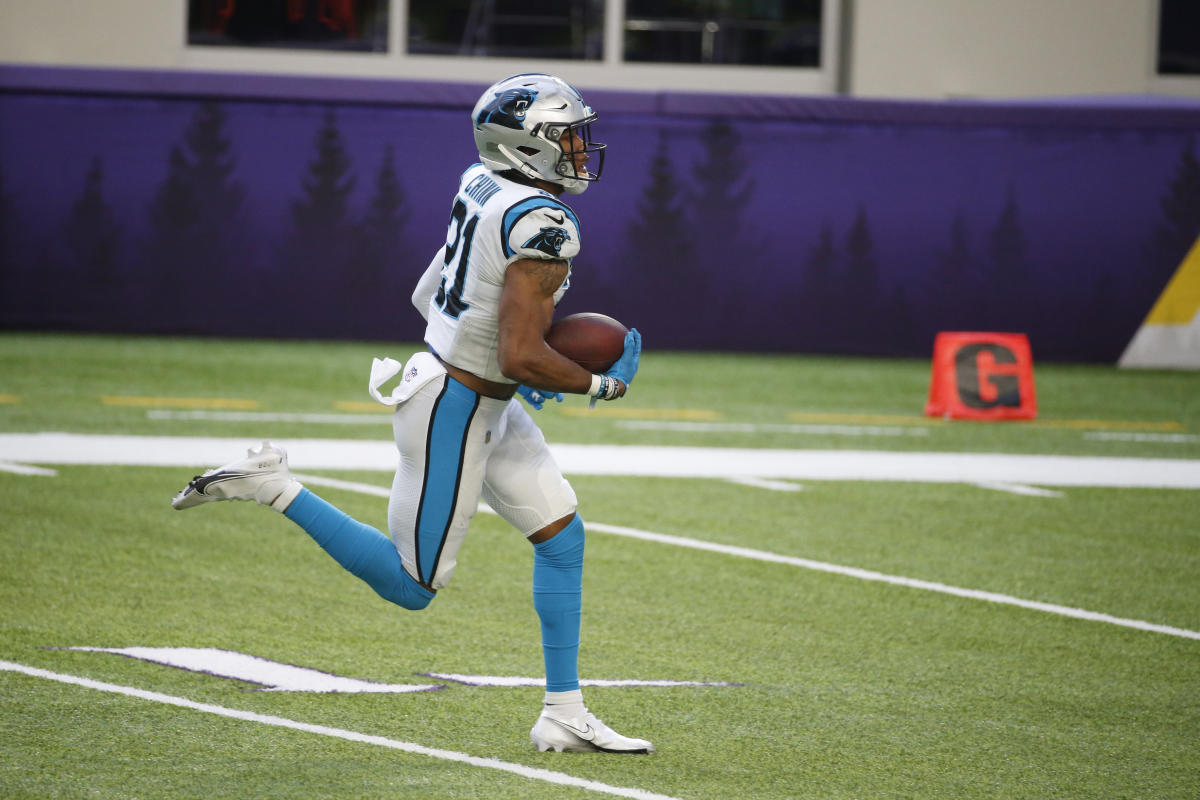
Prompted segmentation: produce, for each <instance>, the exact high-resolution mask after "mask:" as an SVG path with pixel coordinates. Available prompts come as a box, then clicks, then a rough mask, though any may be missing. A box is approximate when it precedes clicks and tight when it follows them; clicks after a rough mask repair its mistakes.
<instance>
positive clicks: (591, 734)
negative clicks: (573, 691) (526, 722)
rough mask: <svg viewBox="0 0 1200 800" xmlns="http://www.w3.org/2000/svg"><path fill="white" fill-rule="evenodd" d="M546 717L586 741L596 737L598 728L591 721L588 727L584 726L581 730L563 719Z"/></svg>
mask: <svg viewBox="0 0 1200 800" xmlns="http://www.w3.org/2000/svg"><path fill="white" fill-rule="evenodd" d="M546 719H548V720H550V721H551V722H553V723H554V724H555V725H558V726H559V727H560V728H566V729H567V730H569V731H570V732H571V733H573V734H575V735H576V736H578V737H579V738H580V739H583V740H584V741H585V742H590V741H592V740H593V739H595V738H596V729H595V728H593V727H592V726H591V724H590V723H589V724H588V726H587V727H586V728H584V729H583V730H580V729H579V728H576V727H575V726H574V725H569V724H567V723H565V722H563V721H562V720H558V719H555V718H554V717H546Z"/></svg>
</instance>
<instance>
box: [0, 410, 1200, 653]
mask: <svg viewBox="0 0 1200 800" xmlns="http://www.w3.org/2000/svg"><path fill="white" fill-rule="evenodd" d="M283 444H286V445H287V447H288V452H289V456H290V460H291V463H292V465H293V466H303V467H304V468H307V469H318V468H319V469H359V470H382V471H387V472H391V471H393V470H394V469H395V464H396V451H395V445H393V444H392V443H391V442H373V441H339V440H326V439H299V440H289V441H286V442H283ZM246 445H247V442H246V440H245V439H202V438H191V437H180V438H174V437H151V436H103V435H80V434H62V433H45V434H0V461H2V460H8V461H19V462H35V463H43V464H45V463H52V464H116V465H127V466H131V465H141V466H146V465H149V466H193V467H194V466H199V465H213V464H221V463H224V462H226V461H228V460H230V459H232V458H234V457H236V456H237V455H239V454H240V453H241V452H242V451H243V450H244V448H245V447H246ZM552 449H553V451H554V455H555V458H556V459H558V462H559V464H560V465H561V466H562V468H563V471H564V472H566V473H567V474H599V475H650V476H666V477H704V478H718V479H728V478H738V477H751V478H780V479H785V480H786V479H790V480H796V479H803V478H808V479H811V480H894V481H906V480H907V481H931V482H938V483H972V484H981V483H991V484H995V483H1001V484H1010V485H1011V484H1017V485H1020V486H1022V487H1024V488H1030V484H1034V485H1038V484H1040V485H1052V486H1124V487H1167V488H1180V489H1196V488H1200V461H1195V460H1184V459H1152V458H1144V459H1139V458H1084V457H1070V456H1010V455H1004V454H997V453H889V452H862V451H820V450H741V449H736V448H700V447H657V448H656V447H618V446H613V445H559V446H557V447H554V448H552ZM308 480H309V482H310V483H312V484H313V485H325V486H337V488H343V489H348V490H351V491H362V492H365V493H367V494H371V495H374V496H378V497H387V496H388V494H389V492H388V490H387V489H386V488H383V487H379V486H370V485H368V484H361V483H354V482H351V481H337V482H336V483H335V482H334V481H335V479H331V478H313V477H311V476H309V477H308ZM1010 489H1011V486H1010ZM481 509H483V510H488V511H490V509H487V508H486V507H485V506H481ZM588 525H589V527H591V528H592V529H593V530H596V531H603V532H605V533H612V534H616V535H620V536H629V537H633V538H639V539H644V540H646V541H653V542H659V543H661V544H671V545H675V546H678V547H689V548H692V549H696V550H707V551H710V552H716V553H722V554H725V555H733V556H739V557H742V558H751V559H756V560H759V561H769V562H773V563H778V564H788V565H791V566H796V567H801V568H804V569H810V570H816V571H819V572H828V573H835V574H839V575H844V576H847V577H853V578H858V579H860V580H869V581H879V582H883V583H890V584H893V585H896V586H906V587H909V588H913V589H922V590H925V591H931V592H940V593H942V594H949V595H954V596H956V597H963V598H969V599H973V600H984V601H987V602H991V603H1000V604H1004V605H1012V606H1018V607H1021V608H1026V609H1031V610H1035V611H1044V612H1047V613H1051V614H1059V615H1062V616H1066V617H1074V618H1076V619H1085V620H1091V621H1094V622H1104V623H1108V624H1110V625H1119V626H1122V627H1127V628H1135V629H1138V630H1143V631H1151V632H1154V633H1163V634H1167V635H1170V636H1181V637H1184V638H1188V639H1200V632H1196V631H1191V630H1186V629H1183V628H1175V627H1171V626H1169V625H1159V624H1156V623H1152V622H1145V621H1143V620H1136V619H1126V618H1122V617H1115V616H1112V615H1111V614H1103V613H1100V612H1095V611H1087V610H1085V609H1079V608H1072V607H1070V606H1061V605H1056V604H1053V603H1041V602H1037V601H1033V600H1022V599H1021V598H1018V597H1011V596H1009V595H1004V594H997V593H995V592H985V591H979V590H976V589H964V588H960V587H956V586H949V585H947V584H943V583H936V582H933V581H924V580H918V579H914V578H905V577H902V576H898V575H887V574H885V573H881V572H873V571H871V570H864V569H859V568H857V567H845V566H840V565H837V564H828V563H825V562H821V561H813V560H811V559H806V558H796V557H793V556H782V555H778V554H775V553H770V552H766V551H762V550H752V549H750V548H745V547H733V546H730V545H722V544H715V543H712V542H705V541H702V540H699V539H689V538H686V537H681V536H669V535H666V534H661V533H654V532H651V531H640V530H637V529H635V528H626V527H623V526H618V525H607V524H605V523H599V522H589V523H588Z"/></svg>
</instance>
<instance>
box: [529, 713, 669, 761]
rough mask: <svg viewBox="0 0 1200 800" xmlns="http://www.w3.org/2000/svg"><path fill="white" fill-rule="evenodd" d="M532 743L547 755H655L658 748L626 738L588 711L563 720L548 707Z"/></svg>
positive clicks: (539, 718) (531, 733)
mask: <svg viewBox="0 0 1200 800" xmlns="http://www.w3.org/2000/svg"><path fill="white" fill-rule="evenodd" d="M529 740H530V741H532V742H533V743H534V744H535V745H536V746H537V749H538V750H539V751H541V752H543V753H544V752H545V751H547V750H553V751H554V752H556V753H561V752H563V751H564V750H565V751H567V752H571V753H595V752H600V753H653V752H654V745H652V744H650V743H649V742H647V741H646V740H645V739H631V738H629V737H628V736H622V735H621V734H619V733H617V732H616V731H614V730H613V729H612V728H610V727H608V726H607V725H605V724H604V723H603V722H601V721H600V720H598V719H596V715H595V714H593V713H592V712H590V711H588V710H587V709H584V711H583V714H582V715H580V716H575V717H569V718H567V717H563V718H560V717H558V716H557V715H555V714H554V713H553V712H552V711H551V710H550V708H546V709H545V710H543V711H542V715H541V716H540V717H538V721H537V722H536V723H534V726H533V730H531V731H530V732H529Z"/></svg>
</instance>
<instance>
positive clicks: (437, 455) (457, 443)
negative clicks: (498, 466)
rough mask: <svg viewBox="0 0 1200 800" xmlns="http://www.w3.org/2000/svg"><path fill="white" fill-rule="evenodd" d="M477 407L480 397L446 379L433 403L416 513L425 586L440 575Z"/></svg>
mask: <svg viewBox="0 0 1200 800" xmlns="http://www.w3.org/2000/svg"><path fill="white" fill-rule="evenodd" d="M478 407H479V395H477V394H476V393H475V392H473V391H471V390H470V389H468V388H467V387H466V386H463V385H462V384H461V383H459V382H458V381H456V380H454V379H453V378H451V377H449V376H447V377H446V385H445V387H443V389H442V392H441V394H439V395H438V399H437V400H436V401H435V402H434V405H433V413H432V415H431V417H430V420H429V434H428V439H427V441H426V445H425V476H424V481H423V484H422V487H421V503H420V506H419V507H418V509H417V535H416V561H417V571H418V572H419V574H420V577H421V582H422V583H424V584H425V585H426V586H428V585H430V584H431V583H432V582H433V577H434V575H435V574H436V573H437V565H438V559H439V558H440V557H441V555H442V546H443V545H444V544H445V541H446V535H447V534H448V533H449V532H450V524H451V522H453V520H454V506H455V503H456V501H457V500H458V488H459V483H460V482H461V480H462V467H463V455H464V452H465V450H466V445H467V433H468V432H469V431H470V429H471V420H472V419H473V418H474V417H475V410H476V409H477V408H478ZM471 511H474V509H471Z"/></svg>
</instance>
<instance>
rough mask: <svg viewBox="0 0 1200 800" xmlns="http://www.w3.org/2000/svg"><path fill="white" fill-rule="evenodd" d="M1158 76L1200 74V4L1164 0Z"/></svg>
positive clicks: (1191, 1)
mask: <svg viewBox="0 0 1200 800" xmlns="http://www.w3.org/2000/svg"><path fill="white" fill-rule="evenodd" d="M1158 74H1159V75H1200V3H1197V2H1196V0H1162V2H1161V4H1160V5H1159V14H1158Z"/></svg>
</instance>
